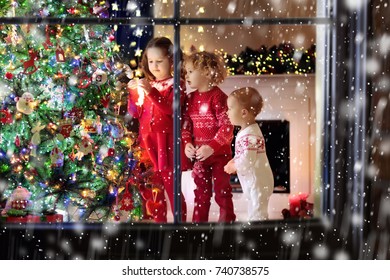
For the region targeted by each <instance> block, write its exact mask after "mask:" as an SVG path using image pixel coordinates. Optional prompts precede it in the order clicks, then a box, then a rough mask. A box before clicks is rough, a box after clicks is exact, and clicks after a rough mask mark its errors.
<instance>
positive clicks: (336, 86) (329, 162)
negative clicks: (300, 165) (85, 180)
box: [0, 0, 371, 258]
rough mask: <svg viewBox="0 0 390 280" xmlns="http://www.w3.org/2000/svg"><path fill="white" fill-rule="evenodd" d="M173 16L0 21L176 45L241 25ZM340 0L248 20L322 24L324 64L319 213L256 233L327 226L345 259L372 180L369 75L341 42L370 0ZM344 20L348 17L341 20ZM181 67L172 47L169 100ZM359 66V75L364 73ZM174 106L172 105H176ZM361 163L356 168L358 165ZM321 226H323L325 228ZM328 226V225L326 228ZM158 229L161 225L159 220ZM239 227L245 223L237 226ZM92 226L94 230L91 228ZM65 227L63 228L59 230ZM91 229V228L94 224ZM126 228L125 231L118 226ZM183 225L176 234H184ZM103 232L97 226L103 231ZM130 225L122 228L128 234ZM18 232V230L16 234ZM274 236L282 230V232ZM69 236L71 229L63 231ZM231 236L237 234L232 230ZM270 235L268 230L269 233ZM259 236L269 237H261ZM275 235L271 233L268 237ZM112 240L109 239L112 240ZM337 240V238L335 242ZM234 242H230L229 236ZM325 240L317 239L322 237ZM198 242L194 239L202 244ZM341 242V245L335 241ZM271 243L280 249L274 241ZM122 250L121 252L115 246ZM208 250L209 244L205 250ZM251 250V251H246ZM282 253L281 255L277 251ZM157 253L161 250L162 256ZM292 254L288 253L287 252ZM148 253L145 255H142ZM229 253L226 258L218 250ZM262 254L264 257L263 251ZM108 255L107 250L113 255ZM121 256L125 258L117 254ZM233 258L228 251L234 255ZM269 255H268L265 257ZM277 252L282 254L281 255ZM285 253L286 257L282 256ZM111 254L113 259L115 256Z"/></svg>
mask: <svg viewBox="0 0 390 280" xmlns="http://www.w3.org/2000/svg"><path fill="white" fill-rule="evenodd" d="M173 1H174V2H173V4H174V14H173V17H172V18H153V17H131V18H107V19H106V18H50V17H46V18H36V17H13V18H0V24H61V25H67V24H73V23H74V24H106V25H115V24H118V25H119V24H120V25H155V24H158V25H160V24H161V25H171V26H173V27H174V42H173V43H174V46H180V27H181V26H182V25H198V24H213V25H221V24H224V25H228V24H235V25H240V24H244V20H245V19H244V18H231V19H211V18H185V17H181V16H180V2H181V1H180V0H173ZM340 2H343V1H337V0H317V4H318V5H323V7H324V15H323V17H316V18H288V19H286V18H276V19H275V18H260V19H253V24H254V25H257V24H260V25H261V24H267V25H279V24H300V25H302V24H304V25H306V24H314V25H324V26H327V32H326V34H325V35H324V37H325V48H324V54H325V56H326V58H327V59H326V62H325V63H324V75H325V76H324V77H323V81H324V83H323V88H322V89H321V90H323V92H324V96H323V101H324V107H325V108H324V109H325V110H324V112H323V115H322V116H321V117H322V118H323V129H324V142H323V143H322V149H323V150H322V153H323V154H322V159H321V163H322V164H323V168H322V170H321V192H322V194H321V215H322V216H321V218H319V219H313V220H312V221H287V222H286V221H284V222H282V221H267V222H263V223H261V224H259V225H258V227H254V228H257V229H258V230H264V232H269V229H274V228H275V227H278V228H279V229H280V230H281V231H283V229H286V228H292V229H301V230H302V228H306V229H308V230H309V231H310V230H314V232H316V233H320V232H324V231H326V230H325V228H328V230H329V228H331V230H332V231H335V232H331V233H328V237H329V238H328V241H324V243H326V242H330V243H331V244H333V245H335V246H339V245H340V243H341V242H345V240H347V241H349V242H348V244H347V245H345V249H346V250H347V251H348V252H350V254H351V255H350V257H351V258H361V257H362V254H363V253H362V252H363V249H364V238H365V237H366V236H367V234H368V226H367V223H366V222H365V221H366V220H367V218H368V217H369V213H368V212H369V209H368V207H365V206H364V205H365V204H366V203H367V202H368V201H369V196H365V195H364V193H365V192H367V191H368V190H369V189H370V184H369V183H367V178H366V175H365V174H366V171H367V170H366V167H365V163H366V161H367V159H366V157H367V153H368V152H369V151H368V152H367V151H366V143H367V141H368V136H367V134H366V132H365V131H367V129H369V128H370V123H369V122H368V114H367V108H369V106H367V105H368V104H369V103H370V101H371V96H370V94H369V89H367V76H366V75H365V74H362V73H365V71H364V70H365V69H366V65H365V60H364V59H365V57H366V55H367V41H366V40H360V41H359V40H346V39H345V38H355V36H356V33H358V32H359V33H360V34H362V35H363V38H367V36H368V35H367V27H368V14H369V7H370V3H369V1H368V2H367V3H363V4H362V8H361V9H359V10H357V11H351V10H348V9H347V8H346V7H345V6H344V5H343V3H340ZM345 17H346V18H347V21H348V22H346V21H345ZM346 58H348V59H349V60H350V63H351V64H352V66H351V68H350V69H352V70H349V69H347V66H346V65H345V63H343V62H344V60H345V59H346ZM179 67H180V62H179V56H178V49H177V48H175V52H174V70H175V74H174V92H175V94H174V101H177V100H178V98H179V82H180V74H179V71H177V70H178V69H179ZM362 71H363V72H362ZM346 99H347V100H349V101H351V104H352V105H353V106H355V108H357V111H356V114H354V115H353V116H352V117H351V119H349V120H348V121H345V120H344V119H343V116H342V114H343V110H344V105H345V100H346ZM175 104H176V103H175ZM179 116H180V107H176V108H175V110H174V139H179V136H180V118H179ZM342 124H346V125H347V127H348V129H349V130H350V131H352V132H353V133H352V136H351V135H344V133H343V131H340V129H339V128H338V126H340V125H342ZM180 145H181V144H180V142H177V141H175V143H174V147H175V155H174V163H175V165H174V166H175V170H174V182H175V187H174V189H175V194H176V195H175V209H180V200H179V199H177V194H179V193H180V190H181V171H180V153H178V152H176V151H179V149H180ZM359 164H360V166H361V168H356V166H357V165H359ZM345 217H350V218H351V217H354V219H355V220H354V223H348V225H345V223H344V222H345V221H344V219H345ZM179 225H180V213H179V212H178V211H175V213H174V226H173V228H174V229H171V228H170V227H167V228H166V229H167V230H168V231H170V233H172V232H177V229H178V228H179ZM326 225H327V226H326ZM329 225H330V227H329ZM157 226H158V227H160V226H159V225H157ZM239 226H240V227H243V228H244V229H245V225H239ZM20 228H21V226H20V225H19V226H18V225H15V227H14V229H11V230H10V234H11V235H12V232H13V230H14V232H13V233H14V234H18V232H20ZM24 228H30V229H33V230H35V234H37V235H40V234H42V235H43V236H44V235H45V234H46V233H47V232H48V231H52V230H56V229H57V230H64V227H56V229H55V228H53V226H51V225H48V226H41V227H40V229H42V230H43V233H39V229H38V228H37V227H32V226H31V225H26V226H25V227H24ZM91 228H92V227H91ZM151 228H152V226H141V227H140V230H139V232H144V230H145V231H149V230H150V229H151ZM67 229H69V230H70V231H72V230H73V229H72V228H71V227H68V226H66V227H65V230H67ZM93 229H96V227H93ZM123 229H125V228H123ZM187 229H188V228H187V227H186V228H185V229H184V230H183V229H182V228H181V229H180V230H181V231H180V232H183V231H184V232H186V231H187ZM193 229H194V234H196V233H197V232H199V233H202V234H203V232H204V230H210V225H205V226H204V227H202V226H199V227H197V226H196V227H194V228H193ZM214 229H215V235H216V236H217V235H218V234H219V233H218V231H219V230H221V231H223V232H224V231H226V230H229V229H231V230H232V231H234V232H236V229H235V228H233V226H230V227H226V226H224V225H215V226H214ZM101 230H102V229H101ZM127 230H128V229H125V230H124V231H125V232H127ZM22 232H23V231H22ZM279 233H280V235H282V234H283V232H280V231H279ZM69 234H72V233H69ZM236 234H237V233H236ZM268 235H269V234H268ZM264 236H267V235H266V234H265V235H264ZM272 236H274V235H271V238H272ZM112 238H114V237H112ZM340 238H341V241H335V240H339V239H340ZM233 241H234V239H233ZM322 241H323V240H322ZM201 242H203V241H200V243H201ZM340 246H344V245H340ZM267 248H274V250H276V251H278V252H280V248H277V246H271V247H267ZM118 250H119V251H121V249H118ZM209 250H210V252H212V251H213V250H212V249H209ZM178 251H180V252H178V255H180V254H182V255H185V254H187V256H189V254H190V253H189V252H187V251H186V250H184V249H181V250H179V249H178ZM248 251H249V249H248ZM282 253H283V252H282ZM160 254H161V253H160ZM291 254H292V257H294V256H293V254H294V252H293V251H292V253H291ZM146 255H147V254H146ZM219 256H220V257H221V258H222V257H228V255H224V256H222V255H219ZM266 256H267V255H266ZM111 257H112V255H111ZM122 257H123V256H122ZM233 257H234V256H233ZM269 257H272V256H271V255H269ZM281 257H283V255H282V256H281ZM285 257H287V256H285ZM114 258H115V257H114Z"/></svg>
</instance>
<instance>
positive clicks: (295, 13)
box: [180, 0, 316, 20]
mask: <svg viewBox="0 0 390 280" xmlns="http://www.w3.org/2000/svg"><path fill="white" fill-rule="evenodd" d="M180 8H181V16H182V17H190V18H243V17H248V20H249V19H250V18H298V17H315V16H316V1H311V0H251V1H248V0H217V1H208V0H182V1H181V7H180Z"/></svg>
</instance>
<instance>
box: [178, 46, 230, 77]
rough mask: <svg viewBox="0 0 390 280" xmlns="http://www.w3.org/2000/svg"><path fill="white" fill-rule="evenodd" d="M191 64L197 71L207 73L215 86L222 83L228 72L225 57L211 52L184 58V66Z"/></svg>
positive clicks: (197, 53) (198, 53)
mask: <svg viewBox="0 0 390 280" xmlns="http://www.w3.org/2000/svg"><path fill="white" fill-rule="evenodd" d="M188 62H191V63H192V64H193V65H194V68H195V69H199V70H201V71H202V72H203V71H204V72H206V73H208V74H209V75H210V76H211V80H212V81H213V82H214V83H215V84H217V85H218V84H220V83H222V82H223V81H224V80H225V78H226V76H227V71H226V67H225V61H224V60H223V57H222V56H220V55H217V54H215V53H211V52H196V53H192V54H190V55H189V56H186V57H185V58H184V64H186V63H188Z"/></svg>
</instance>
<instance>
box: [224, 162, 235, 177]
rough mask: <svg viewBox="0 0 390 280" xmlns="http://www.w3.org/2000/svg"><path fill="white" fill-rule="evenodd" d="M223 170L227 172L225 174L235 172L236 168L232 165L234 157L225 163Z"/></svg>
mask: <svg viewBox="0 0 390 280" xmlns="http://www.w3.org/2000/svg"><path fill="white" fill-rule="evenodd" d="M223 170H224V171H225V172H226V173H227V174H234V173H236V172H237V168H236V166H235V165H234V159H231V160H230V161H229V162H228V163H227V164H226V165H225V167H224V168H223Z"/></svg>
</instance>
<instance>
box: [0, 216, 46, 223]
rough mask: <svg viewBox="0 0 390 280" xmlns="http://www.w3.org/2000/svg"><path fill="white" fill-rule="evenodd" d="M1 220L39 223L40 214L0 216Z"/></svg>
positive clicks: (5, 221)
mask: <svg viewBox="0 0 390 280" xmlns="http://www.w3.org/2000/svg"><path fill="white" fill-rule="evenodd" d="M1 221H2V222H4V223H40V222H41V216H36V215H26V216H2V217H1Z"/></svg>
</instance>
